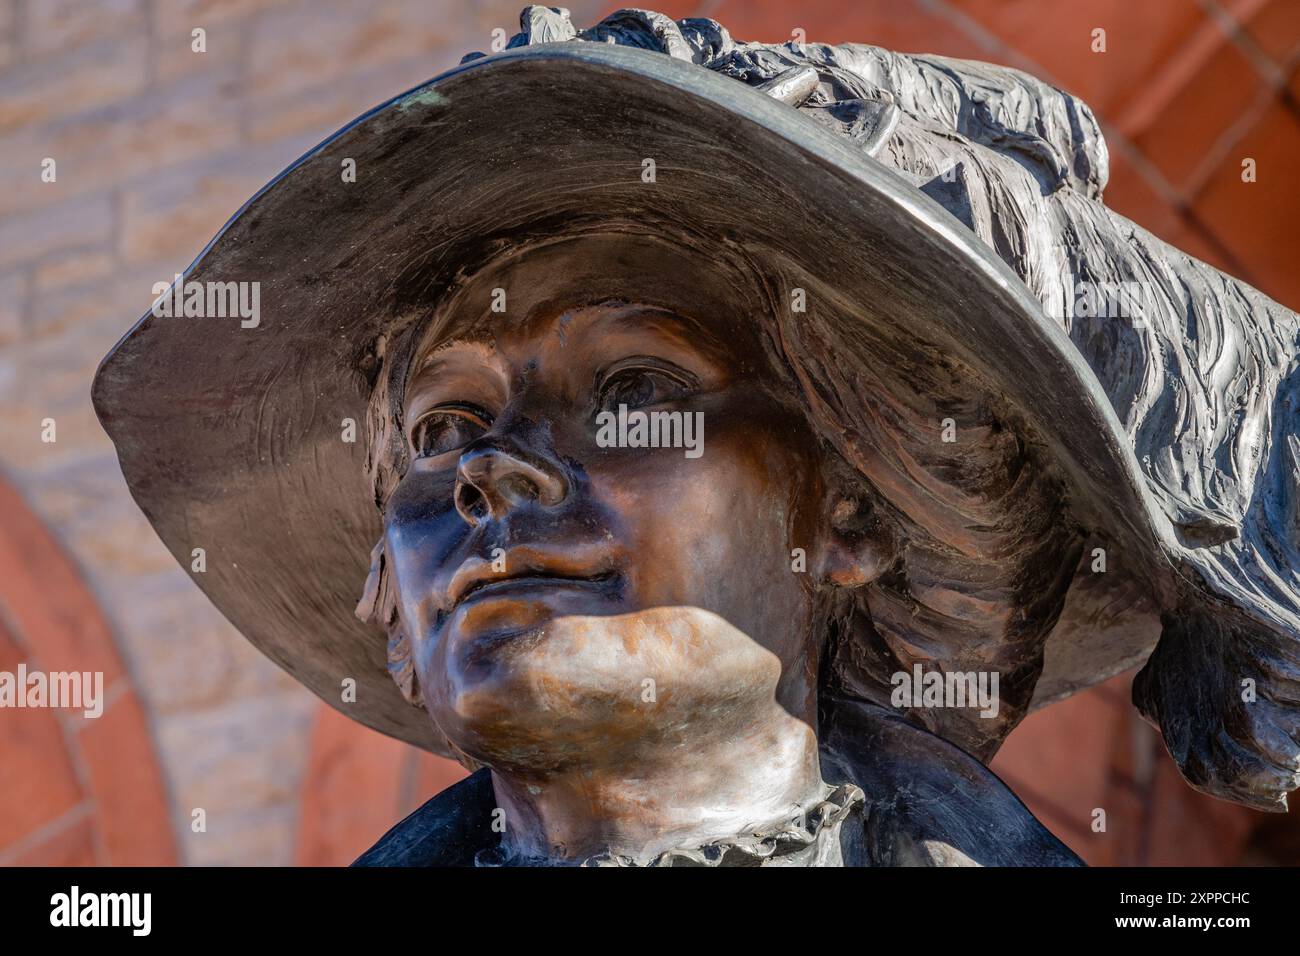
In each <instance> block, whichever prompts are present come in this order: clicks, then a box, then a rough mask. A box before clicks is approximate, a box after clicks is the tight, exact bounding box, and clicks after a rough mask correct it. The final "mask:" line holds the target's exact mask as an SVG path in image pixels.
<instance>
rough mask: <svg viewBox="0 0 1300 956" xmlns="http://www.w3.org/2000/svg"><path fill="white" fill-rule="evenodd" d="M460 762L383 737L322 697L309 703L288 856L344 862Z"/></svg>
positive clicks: (440, 784)
mask: <svg viewBox="0 0 1300 956" xmlns="http://www.w3.org/2000/svg"><path fill="white" fill-rule="evenodd" d="M464 776H465V768H464V767H462V766H461V765H460V764H458V763H456V762H454V761H452V760H447V759H445V758H443V757H435V756H434V755H433V754H430V753H426V752H424V751H423V750H419V749H417V748H415V747H412V746H411V745H410V744H405V743H402V742H401V741H400V740H394V739H393V738H392V737H385V736H384V735H383V734H381V733H379V732H378V731H374V730H371V729H370V728H369V727H365V726H363V725H361V724H359V723H357V722H356V721H354V720H352V719H351V718H349V717H346V716H344V715H343V714H341V713H339V712H338V711H337V710H335V709H334V708H333V707H330V706H329V705H328V704H323V703H322V704H321V705H320V706H319V707H318V709H317V711H316V721H315V726H314V728H313V731H312V742H311V754H310V757H309V759H308V762H307V773H306V774H305V775H304V776H303V783H302V795H301V798H300V807H301V816H300V819H299V826H298V842H297V849H296V851H295V862H296V863H297V864H298V865H300V866H346V865H347V864H349V863H351V862H352V861H353V860H355V859H356V858H357V857H358V856H360V855H361V854H362V852H364V851H365V850H366V849H368V848H369V847H370V846H371V845H372V844H373V843H374V842H375V841H376V840H378V839H379V838H380V837H381V836H383V835H384V833H385V832H387V830H388V828H389V827H391V826H392V825H393V824H394V823H396V822H397V821H398V820H400V819H402V817H404V816H406V815H407V814H408V813H410V812H411V811H412V810H414V809H415V808H416V807H418V806H420V804H422V803H424V802H425V801H426V800H428V799H429V798H430V797H432V796H434V795H435V794H437V793H438V792H439V791H441V790H444V789H446V788H447V787H449V786H451V785H452V784H453V783H455V782H456V781H457V780H460V779H461V778H463V777H464Z"/></svg>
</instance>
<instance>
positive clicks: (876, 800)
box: [821, 699, 1083, 866]
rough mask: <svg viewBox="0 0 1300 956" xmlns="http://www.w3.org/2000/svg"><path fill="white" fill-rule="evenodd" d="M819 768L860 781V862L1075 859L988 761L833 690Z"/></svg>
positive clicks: (1044, 862)
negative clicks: (863, 796)
mask: <svg viewBox="0 0 1300 956" xmlns="http://www.w3.org/2000/svg"><path fill="white" fill-rule="evenodd" d="M821 749H822V775H823V776H824V777H825V778H826V779H827V780H829V781H831V782H833V783H838V782H850V783H854V784H856V785H857V786H859V787H861V788H862V790H863V792H864V793H865V794H866V804H865V806H864V807H863V810H862V813H861V816H860V819H861V825H862V831H861V833H860V837H861V840H860V843H858V844H857V845H856V850H855V852H853V853H852V854H849V855H851V856H853V857H856V858H857V859H854V860H848V859H846V862H850V864H852V863H858V864H861V865H868V866H1082V865H1083V863H1082V861H1081V860H1080V859H1079V858H1078V857H1077V856H1075V854H1074V853H1073V852H1071V850H1070V849H1069V848H1068V847H1067V846H1066V845H1065V844H1064V843H1062V842H1061V841H1060V840H1058V839H1057V838H1056V837H1055V836H1053V835H1052V833H1051V831H1049V830H1048V829H1047V828H1046V827H1045V826H1043V825H1042V824H1041V823H1040V822H1039V821H1038V820H1037V819H1036V818H1035V817H1034V815H1033V814H1032V813H1030V812H1029V810H1028V808H1026V807H1025V805H1024V804H1023V803H1021V802H1020V800H1019V799H1018V798H1017V797H1016V795H1015V794H1014V793H1012V792H1011V790H1010V789H1009V788H1008V787H1007V785H1006V784H1004V783H1003V782H1002V781H1001V780H999V779H998V777H997V775H996V774H994V773H993V771H991V770H989V769H988V768H987V767H986V766H984V765H983V764H982V763H980V762H979V761H978V760H976V759H975V758H974V757H972V756H970V755H969V754H967V753H966V752H964V751H962V750H960V749H959V748H957V747H955V746H953V745H952V744H950V743H948V742H947V741H946V740H944V739H942V738H940V737H936V736H935V735H934V734H931V733H929V732H927V731H925V730H922V729H921V728H919V727H916V726H913V725H912V724H909V723H907V722H906V721H904V720H903V719H901V718H900V717H898V716H896V715H894V714H891V713H890V712H889V711H887V710H885V709H883V708H881V707H879V706H876V705H873V704H866V703H860V702H857V701H847V700H843V699H837V700H836V701H834V702H833V705H832V706H830V707H828V708H827V709H826V716H825V718H824V721H823V725H822V744H821Z"/></svg>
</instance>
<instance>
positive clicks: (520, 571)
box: [444, 546, 618, 610]
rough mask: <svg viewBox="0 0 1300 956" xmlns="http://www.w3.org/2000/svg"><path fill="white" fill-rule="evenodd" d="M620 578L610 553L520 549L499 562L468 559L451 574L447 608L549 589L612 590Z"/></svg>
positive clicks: (447, 592)
mask: <svg viewBox="0 0 1300 956" xmlns="http://www.w3.org/2000/svg"><path fill="white" fill-rule="evenodd" d="M498 568H502V569H503V570H498ZM617 577H618V575H617V573H616V571H615V569H614V562H613V560H612V558H611V556H610V555H609V554H608V552H605V553H597V552H594V551H593V550H590V549H585V548H582V547H571V548H566V550H565V551H564V552H563V553H553V552H546V551H542V550H539V549H536V548H530V547H525V546H519V547H515V548H512V549H511V550H510V551H507V552H505V553H504V554H503V555H497V560H496V561H488V560H485V559H483V558H478V557H475V558H470V559H469V560H467V561H466V562H465V563H464V564H462V565H461V566H460V567H459V568H458V569H457V570H456V572H455V573H454V574H453V575H452V577H451V581H450V582H449V583H448V585H447V589H446V603H445V605H444V606H445V607H446V608H447V609H448V610H453V609H455V608H457V607H459V606H460V605H461V604H463V603H466V602H469V601H481V600H485V599H487V598H490V597H506V596H508V595H512V594H520V595H522V594H523V593H525V592H528V591H535V590H539V589H542V590H544V589H548V588H549V589H559V588H563V589H571V588H592V589H609V588H610V587H611V586H612V584H613V583H614V581H615V579H616V578H617Z"/></svg>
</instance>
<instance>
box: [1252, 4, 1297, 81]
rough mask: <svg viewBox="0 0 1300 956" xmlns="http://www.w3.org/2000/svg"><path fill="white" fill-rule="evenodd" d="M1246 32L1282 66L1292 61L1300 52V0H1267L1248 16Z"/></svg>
mask: <svg viewBox="0 0 1300 956" xmlns="http://www.w3.org/2000/svg"><path fill="white" fill-rule="evenodd" d="M1245 28H1246V32H1247V33H1249V34H1250V38H1251V39H1252V40H1254V41H1255V43H1256V44H1258V45H1259V48H1260V49H1261V50H1263V51H1264V53H1265V54H1267V55H1268V56H1269V57H1271V58H1272V59H1273V61H1274V62H1276V63H1277V64H1278V65H1279V66H1287V65H1290V64H1291V63H1292V62H1293V61H1294V60H1295V58H1296V56H1297V54H1300V3H1296V2H1295V0H1267V2H1265V3H1263V4H1259V5H1258V9H1257V11H1256V12H1255V14H1254V15H1253V16H1251V17H1249V18H1247V19H1246V22H1245Z"/></svg>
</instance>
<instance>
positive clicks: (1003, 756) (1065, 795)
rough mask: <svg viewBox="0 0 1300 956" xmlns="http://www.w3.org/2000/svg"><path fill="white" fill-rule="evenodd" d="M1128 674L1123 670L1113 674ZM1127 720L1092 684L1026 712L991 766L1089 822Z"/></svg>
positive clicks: (1079, 819)
mask: <svg viewBox="0 0 1300 956" xmlns="http://www.w3.org/2000/svg"><path fill="white" fill-rule="evenodd" d="M1124 680H1125V677H1124V676H1123V675H1121V676H1120V677H1117V678H1112V682H1114V681H1121V682H1122V681H1124ZM1122 722H1123V714H1122V713H1121V711H1120V709H1119V708H1118V707H1116V706H1115V705H1114V704H1113V703H1111V702H1110V701H1109V700H1107V699H1106V697H1105V696H1104V695H1103V694H1102V692H1101V690H1100V689H1099V688H1095V687H1094V688H1090V689H1089V690H1086V691H1082V692H1080V693H1078V694H1075V695H1074V696H1073V697H1070V698H1068V699H1067V700H1064V701H1061V702H1060V703H1058V704H1053V705H1052V706H1050V707H1045V708H1044V709H1042V710H1040V711H1038V712H1036V713H1033V714H1030V715H1029V716H1028V717H1026V718H1025V719H1024V721H1022V722H1021V724H1020V725H1019V726H1018V727H1016V729H1015V730H1013V731H1012V732H1011V735H1010V736H1009V737H1008V738H1007V741H1006V743H1005V744H1003V745H1002V749H1001V750H1000V751H998V755H997V756H996V757H995V758H994V759H993V763H992V765H991V766H992V767H993V769H994V770H995V771H997V772H998V773H999V774H1004V775H1005V776H1006V778H1007V779H1014V780H1016V781H1023V782H1024V783H1025V784H1026V785H1027V786H1029V787H1031V788H1032V790H1033V792H1034V793H1035V794H1037V795H1038V796H1040V797H1043V798H1045V799H1046V800H1047V801H1048V802H1050V803H1051V804H1052V805H1054V806H1057V807H1059V808H1061V809H1063V810H1065V811H1067V812H1068V813H1069V814H1070V815H1071V817H1072V818H1073V819H1075V820H1076V821H1085V826H1086V821H1087V820H1088V819H1089V814H1091V812H1092V809H1093V808H1094V807H1097V806H1100V805H1101V801H1102V799H1103V797H1104V796H1105V792H1106V787H1107V780H1108V778H1107V769H1108V767H1109V764H1110V753H1111V748H1112V747H1113V745H1114V738H1115V733H1116V730H1117V728H1119V727H1120V726H1122Z"/></svg>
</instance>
